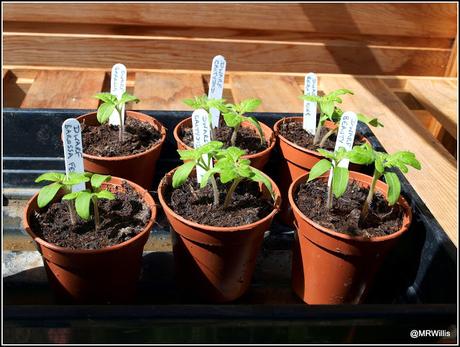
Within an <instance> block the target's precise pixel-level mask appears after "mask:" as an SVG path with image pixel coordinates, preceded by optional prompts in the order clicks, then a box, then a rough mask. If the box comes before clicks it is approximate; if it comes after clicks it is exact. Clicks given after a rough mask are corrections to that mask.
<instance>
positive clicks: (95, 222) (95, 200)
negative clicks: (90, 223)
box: [91, 195, 101, 231]
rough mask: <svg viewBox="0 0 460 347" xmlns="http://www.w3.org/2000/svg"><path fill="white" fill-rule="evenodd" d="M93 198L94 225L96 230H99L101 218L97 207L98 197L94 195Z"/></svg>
mask: <svg viewBox="0 0 460 347" xmlns="http://www.w3.org/2000/svg"><path fill="white" fill-rule="evenodd" d="M91 200H93V207H94V225H95V227H96V231H97V230H99V225H100V224H101V220H100V218H99V208H98V207H97V197H96V196H95V195H93V196H92V197H91Z"/></svg>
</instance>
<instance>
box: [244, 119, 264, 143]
mask: <svg viewBox="0 0 460 347" xmlns="http://www.w3.org/2000/svg"><path fill="white" fill-rule="evenodd" d="M246 119H247V120H248V121H249V123H251V124H252V125H254V126H255V127H256V129H257V131H258V132H259V137H260V142H261V143H264V142H265V137H264V132H263V130H262V127H261V126H260V123H259V121H258V120H257V119H256V118H255V117H252V116H251V117H246Z"/></svg>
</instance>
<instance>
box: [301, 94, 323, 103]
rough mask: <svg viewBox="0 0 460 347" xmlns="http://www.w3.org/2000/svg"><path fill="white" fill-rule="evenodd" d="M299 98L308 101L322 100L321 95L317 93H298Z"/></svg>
mask: <svg viewBox="0 0 460 347" xmlns="http://www.w3.org/2000/svg"><path fill="white" fill-rule="evenodd" d="M299 99H302V100H305V101H310V102H320V101H321V100H322V97H321V96H317V95H300V96H299Z"/></svg>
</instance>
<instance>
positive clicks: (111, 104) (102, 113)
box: [94, 92, 140, 124]
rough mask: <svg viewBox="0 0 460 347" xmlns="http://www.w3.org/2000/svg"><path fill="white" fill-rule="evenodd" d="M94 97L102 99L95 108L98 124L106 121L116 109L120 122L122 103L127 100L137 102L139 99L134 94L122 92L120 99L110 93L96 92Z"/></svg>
mask: <svg viewBox="0 0 460 347" xmlns="http://www.w3.org/2000/svg"><path fill="white" fill-rule="evenodd" d="M94 98H96V99H99V100H101V101H102V104H101V105H100V106H99V108H98V109H97V120H98V122H99V123H100V124H104V123H107V121H108V120H109V118H110V115H111V114H112V113H113V111H114V110H116V111H117V113H118V115H119V117H120V124H122V121H121V119H122V117H123V115H122V114H121V112H122V108H123V105H124V104H126V103H128V102H139V101H140V100H139V99H138V98H137V97H135V96H134V95H131V94H128V93H127V92H124V93H123V95H122V96H121V98H120V100H118V98H117V96H116V95H114V94H111V93H98V94H96V95H94Z"/></svg>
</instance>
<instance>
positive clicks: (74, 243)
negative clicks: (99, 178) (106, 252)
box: [31, 183, 151, 249]
mask: <svg viewBox="0 0 460 347" xmlns="http://www.w3.org/2000/svg"><path fill="white" fill-rule="evenodd" d="M112 192H113V193H114V194H115V196H116V198H115V199H114V200H104V199H100V200H99V201H98V206H99V214H100V222H101V225H100V228H99V230H97V231H96V230H95V227H94V221H93V220H92V219H90V220H88V221H84V220H82V219H81V218H80V217H77V223H76V224H75V225H72V223H71V220H70V214H69V208H68V205H67V203H65V202H63V201H56V202H54V203H51V204H49V205H48V206H46V207H44V208H43V209H41V210H40V211H37V212H35V213H33V214H32V216H31V225H32V227H33V230H34V231H35V232H36V234H37V235H38V236H39V237H41V238H42V239H44V240H46V241H48V242H50V243H53V244H55V245H58V246H61V247H66V248H72V249H99V248H104V247H109V246H113V245H116V244H119V243H122V242H124V241H127V240H129V239H131V238H132V237H134V236H136V235H137V234H139V233H140V232H141V231H142V230H143V229H144V227H145V226H146V225H147V223H148V221H149V219H150V214H151V211H150V208H149V207H148V205H147V204H146V203H145V202H144V201H143V200H142V199H141V197H140V196H139V194H138V193H137V192H136V191H135V190H134V189H132V188H131V187H130V186H129V185H128V184H126V183H123V185H122V189H120V190H118V191H112Z"/></svg>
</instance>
